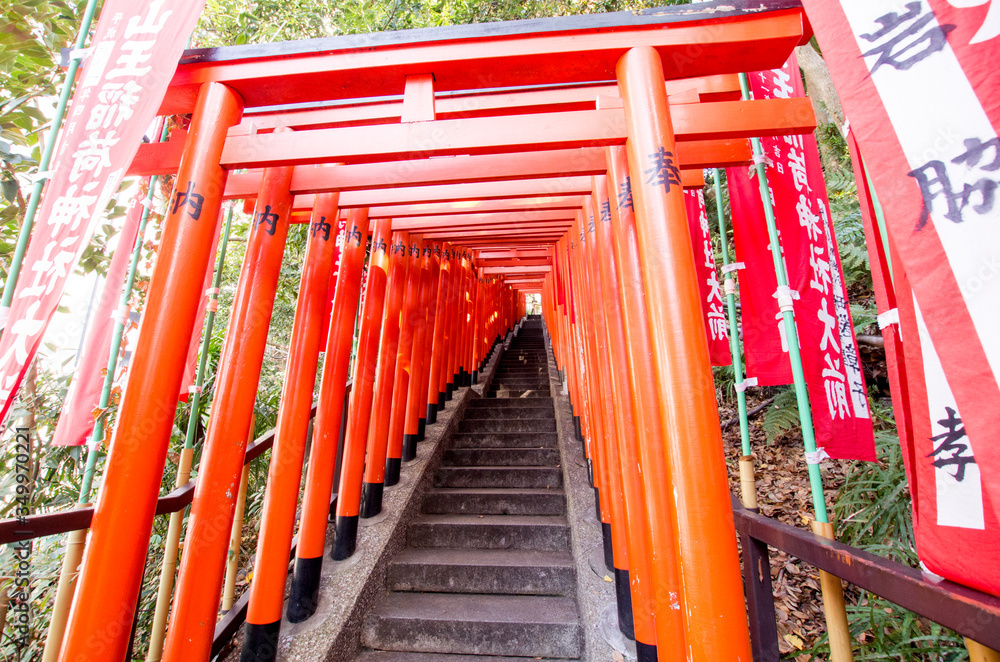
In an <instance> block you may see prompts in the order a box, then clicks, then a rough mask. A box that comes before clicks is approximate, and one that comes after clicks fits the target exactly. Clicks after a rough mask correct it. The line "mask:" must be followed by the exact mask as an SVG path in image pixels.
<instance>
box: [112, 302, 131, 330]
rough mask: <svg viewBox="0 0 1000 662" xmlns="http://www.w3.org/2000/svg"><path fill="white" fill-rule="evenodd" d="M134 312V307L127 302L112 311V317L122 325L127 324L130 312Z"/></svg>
mask: <svg viewBox="0 0 1000 662" xmlns="http://www.w3.org/2000/svg"><path fill="white" fill-rule="evenodd" d="M131 312H132V308H131V307H130V306H129V305H128V304H127V303H125V304H122V305H120V306H118V308H117V309H116V310H115V311H114V312H113V313H111V319H113V320H114V321H116V322H118V323H119V324H121V325H122V326H125V322H126V321H127V320H128V316H129V313H131Z"/></svg>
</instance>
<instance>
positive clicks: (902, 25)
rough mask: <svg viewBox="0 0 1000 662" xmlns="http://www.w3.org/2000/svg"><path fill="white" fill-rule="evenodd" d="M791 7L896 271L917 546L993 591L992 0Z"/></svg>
mask: <svg viewBox="0 0 1000 662" xmlns="http://www.w3.org/2000/svg"><path fill="white" fill-rule="evenodd" d="M804 4H805V7H806V11H807V12H808V14H809V17H810V19H811V22H812V24H813V26H814V27H815V28H816V36H817V38H818V40H819V43H820V46H821V47H822V48H823V55H824V58H825V60H826V62H827V64H828V66H829V68H830V74H831V76H832V78H833V82H834V85H835V86H836V88H837V91H838V94H839V95H840V98H841V101H842V103H843V108H844V112H845V115H846V117H847V119H848V120H849V123H850V129H851V133H852V134H853V136H854V137H855V139H856V141H857V148H858V151H860V153H861V155H862V156H863V157H864V159H865V165H866V166H867V172H868V173H869V175H870V176H871V185H872V188H873V189H874V192H875V194H876V195H877V196H878V200H879V202H880V204H881V208H882V211H883V216H884V221H885V225H886V228H887V230H888V235H889V237H890V239H891V242H892V245H893V247H894V251H895V253H894V256H893V257H894V258H896V259H895V260H894V263H893V267H894V276H895V275H896V273H898V272H903V273H904V274H905V277H906V281H905V282H903V283H902V284H901V283H900V280H899V279H898V278H896V279H894V285H895V287H896V289H897V291H896V305H897V306H898V315H899V318H900V322H901V325H900V326H901V334H900V335H901V337H902V341H903V349H904V352H903V353H904V356H905V366H906V380H907V387H908V391H909V400H908V401H909V403H910V407H909V411H908V412H906V414H907V417H906V419H907V420H908V422H909V425H910V427H911V429H912V435H911V437H912V443H911V444H910V445H911V446H912V448H910V449H909V450H910V451H911V452H910V454H909V458H910V459H911V462H910V464H909V466H908V467H907V469H908V473H909V479H910V482H911V487H914V486H915V488H914V489H913V499H914V515H915V516H914V523H915V525H916V530H917V545H918V551H919V552H920V557H921V560H923V561H924V562H925V563H926V564H927V565H928V567H930V568H931V570H933V571H934V572H937V573H939V574H942V575H944V576H946V577H949V578H952V579H955V580H957V581H960V582H962V583H966V584H970V585H973V586H977V587H979V588H984V589H986V590H990V591H992V592H993V593H995V594H1000V584H998V583H997V581H996V578H995V575H996V573H995V568H996V567H997V554H998V552H997V549H998V547H1000V542H998V541H1000V530H998V526H997V513H998V512H1000V444H997V443H996V441H995V440H996V432H995V425H996V420H997V416H998V415H1000V386H998V381H1000V377H998V375H1000V331H998V329H1000V306H997V301H1000V205H998V204H997V196H996V192H997V188H998V187H1000V79H998V78H997V76H996V63H997V61H998V59H1000V3H997V2H992V3H991V2H988V1H986V0H968V1H963V2H958V1H957V0H930V1H928V0H911V1H909V2H906V3H897V2H889V1H887V0H869V1H867V2H864V3H856V2H845V1H842V0H838V1H834V2H825V1H824V2H820V1H819V0H805V2H804ZM904 290H905V293H904ZM901 438H903V439H904V443H906V441H907V440H906V438H905V435H902V434H901Z"/></svg>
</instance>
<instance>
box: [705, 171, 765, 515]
mask: <svg viewBox="0 0 1000 662" xmlns="http://www.w3.org/2000/svg"><path fill="white" fill-rule="evenodd" d="M713 174H714V175H715V210H716V212H717V214H718V216H719V234H720V235H721V237H722V241H721V243H722V278H723V291H724V292H725V293H726V308H727V309H728V312H729V353H730V355H732V358H733V379H734V380H735V381H736V406H737V409H738V411H739V421H740V448H741V449H742V451H743V455H742V456H741V457H740V462H739V466H740V497H741V499H742V501H743V507H744V508H748V509H750V510H754V511H757V510H759V509H758V508H757V480H756V476H755V473H754V461H753V460H754V458H753V449H752V448H751V447H750V423H749V421H748V418H747V396H746V381H745V380H744V375H743V353H742V352H741V351H740V338H739V333H738V332H737V329H738V328H739V327H737V321H736V278H735V277H734V276H733V270H731V269H730V268H729V266H730V259H729V242H728V234H729V230H728V228H727V227H726V211H725V205H723V204H722V171H721V170H719V169H718V168H716V169H715V170H714V171H713Z"/></svg>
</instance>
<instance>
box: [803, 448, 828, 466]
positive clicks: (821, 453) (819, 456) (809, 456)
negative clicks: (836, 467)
mask: <svg viewBox="0 0 1000 662" xmlns="http://www.w3.org/2000/svg"><path fill="white" fill-rule="evenodd" d="M829 457H830V455H829V453H827V452H826V449H825V448H823V447H822V446H820V447H819V448H817V449H816V450H814V451H812V452H809V451H806V464H819V463H820V462H822V461H823V460H826V459H828V458H829Z"/></svg>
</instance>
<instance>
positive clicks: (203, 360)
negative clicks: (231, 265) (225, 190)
mask: <svg viewBox="0 0 1000 662" xmlns="http://www.w3.org/2000/svg"><path fill="white" fill-rule="evenodd" d="M232 225H233V207H232V206H230V207H229V211H228V212H227V213H226V226H225V228H224V229H223V230H222V243H221V244H220V245H219V259H218V262H217V263H216V266H215V277H214V278H213V280H212V293H211V295H210V296H209V302H208V314H207V315H206V317H205V333H204V335H203V336H202V339H201V355H200V356H199V357H198V373H197V375H196V376H195V380H194V389H193V390H192V392H191V398H190V399H191V416H190V417H189V418H188V425H187V435H186V436H185V437H184V449H185V450H191V449H193V448H194V442H195V435H196V434H197V432H198V407H199V406H200V404H201V386H202V384H204V383H205V371H206V369H207V367H208V346H209V344H210V343H211V340H212V328H213V327H214V326H215V312H216V310H215V309H216V306H217V302H218V300H219V287H220V286H221V285H222V272H223V270H224V269H225V266H226V248H227V246H228V245H229V232H230V230H231V229H232Z"/></svg>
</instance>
